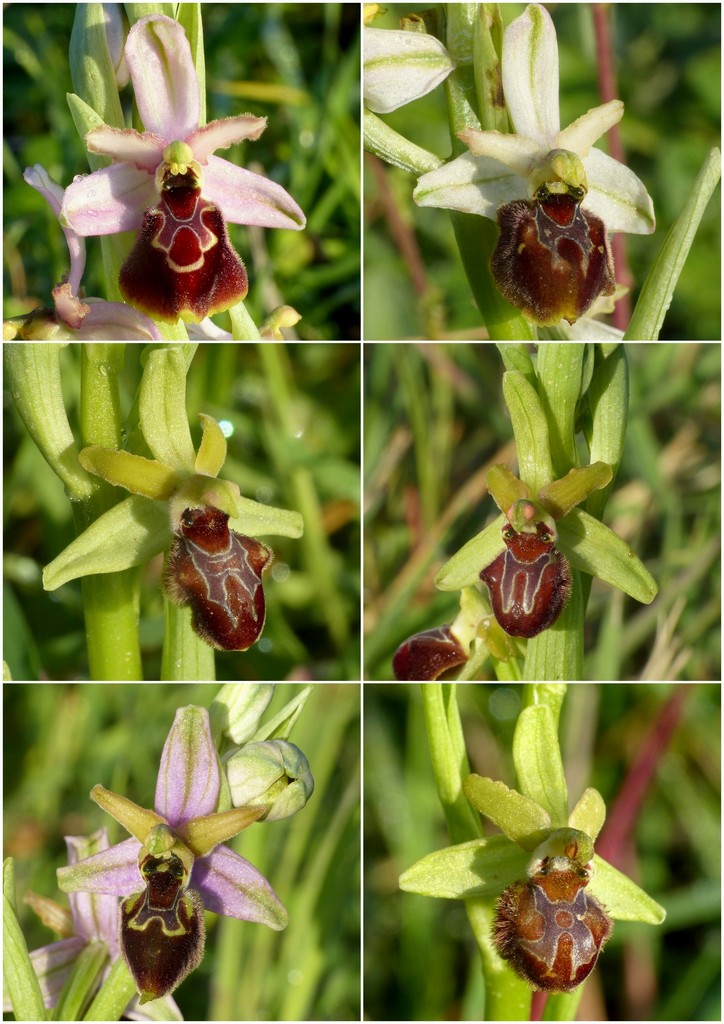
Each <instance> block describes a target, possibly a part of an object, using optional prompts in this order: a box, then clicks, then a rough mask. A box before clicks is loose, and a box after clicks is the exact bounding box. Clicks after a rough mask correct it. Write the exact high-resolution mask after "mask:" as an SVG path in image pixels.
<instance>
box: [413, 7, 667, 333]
mask: <svg viewBox="0 0 724 1024" xmlns="http://www.w3.org/2000/svg"><path fill="white" fill-rule="evenodd" d="M502 84H503V92H504V96H505V102H506V105H507V108H508V113H509V115H510V118H511V121H512V123H513V126H514V128H515V133H514V134H504V133H501V132H499V131H477V130H475V129H472V128H467V129H466V130H464V131H461V132H459V133H458V137H459V138H460V139H461V140H462V141H463V142H464V143H465V145H466V146H468V149H469V152H468V153H464V154H463V155H462V156H459V157H457V158H456V159H454V160H452V161H450V162H449V163H447V164H445V165H443V166H442V167H440V168H439V169H436V170H432V171H430V172H429V173H427V174H423V175H422V176H421V177H420V178H419V180H418V183H417V187H416V188H415V191H414V193H413V197H414V199H415V201H416V202H417V203H418V205H420V206H436V207H444V208H447V209H452V210H459V211H461V212H463V213H474V214H478V215H480V216H482V217H489V218H491V219H493V220H495V219H497V222H498V226H499V228H500V237H499V239H498V243H497V246H496V249H495V251H494V252H493V256H492V258H491V271H492V274H493V278H494V280H495V283H496V285H497V286H498V289H499V290H500V291H501V293H502V294H503V295H504V297H505V298H506V299H507V300H508V301H509V302H510V303H512V304H513V305H514V306H517V307H519V308H520V309H522V311H523V314H524V315H525V316H526V317H527V318H528V319H529V320H532V321H533V322H535V323H538V324H542V325H547V324H548V325H550V324H554V323H557V322H558V321H559V320H560V319H561V318H565V319H566V320H568V321H569V323H573V322H574V321H575V320H577V319H578V318H579V317H581V316H583V314H584V313H585V312H586V311H587V310H588V309H589V308H590V307H591V305H592V303H593V302H594V300H595V299H596V298H597V297H598V296H599V295H611V294H613V292H614V289H615V282H614V277H613V260H612V257H611V253H610V249H609V244H608V239H607V234H606V233H607V231H608V232H613V231H626V232H632V233H635V234H649V233H650V232H652V231H653V230H654V228H655V218H654V210H653V204H652V201H651V197H650V196H649V194H648V192H647V191H646V188H645V186H644V185H643V183H642V182H641V181H640V180H639V178H638V177H637V176H636V175H635V174H634V173H633V171H631V170H629V168H627V167H625V166H624V165H623V164H621V163H620V162H619V161H617V160H614V159H613V158H612V157H610V156H608V155H606V154H605V153H603V152H602V151H601V150H599V149H596V148H595V147H594V145H593V144H594V142H595V141H596V140H597V139H598V138H600V137H601V136H602V135H603V134H604V133H605V132H606V131H608V129H609V128H611V127H612V126H613V125H615V124H617V123H618V121H620V119H621V117H622V116H623V103H621V101H620V100H611V101H610V102H608V103H605V104H603V105H602V106H599V107H595V108H594V109H592V110H589V111H588V112H587V113H586V114H584V115H583V116H581V117H579V118H578V119H577V120H576V121H574V122H573V123H572V124H570V125H568V127H566V128H564V129H563V130H561V128H560V115H559V108H558V45H557V41H556V33H555V28H554V26H553V22H552V20H551V17H550V15H549V14H548V12H547V11H546V10H545V8H544V7H542V6H540V5H539V4H530V5H529V6H528V7H527V8H526V9H525V11H524V12H523V14H522V15H521V16H520V17H519V18H516V19H515V21H513V22H512V23H511V24H510V25H509V26H508V28H507V29H506V31H505V35H504V41H503V55H502Z"/></svg>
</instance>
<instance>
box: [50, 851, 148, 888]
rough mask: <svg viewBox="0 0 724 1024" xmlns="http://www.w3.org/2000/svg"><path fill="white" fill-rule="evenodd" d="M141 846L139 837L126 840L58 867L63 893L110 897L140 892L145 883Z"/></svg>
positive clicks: (59, 881)
mask: <svg viewBox="0 0 724 1024" xmlns="http://www.w3.org/2000/svg"><path fill="white" fill-rule="evenodd" d="M140 849H141V844H140V843H139V841H138V840H137V839H126V840H125V841H124V842H122V843H116V845H115V846H112V847H111V848H110V850H103V852H102V853H95V854H93V856H92V857H86V858H85V860H81V861H78V863H77V864H69V865H68V867H64V868H58V870H57V875H58V885H59V886H60V888H61V889H62V891H63V892H105V893H108V894H109V895H111V896H130V895H131V893H134V892H141V890H142V889H143V885H144V883H143V879H142V877H141V872H140V871H139V870H138V851H139V850H140Z"/></svg>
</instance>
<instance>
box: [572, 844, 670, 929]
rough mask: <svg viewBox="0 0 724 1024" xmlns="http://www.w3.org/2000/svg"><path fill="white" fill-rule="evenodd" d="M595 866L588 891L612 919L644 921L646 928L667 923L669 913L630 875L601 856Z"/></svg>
mask: <svg viewBox="0 0 724 1024" xmlns="http://www.w3.org/2000/svg"><path fill="white" fill-rule="evenodd" d="M593 866H594V869H595V874H594V876H593V878H592V879H591V881H590V883H589V885H588V891H589V892H590V893H591V894H592V895H593V896H595V897H596V899H599V900H600V901H601V903H602V904H603V907H604V909H605V910H606V912H607V914H608V915H609V917H613V918H614V919H615V920H617V921H643V922H644V924H661V923H662V921H664V919H665V918H666V910H665V909H664V908H663V907H662V906H661V904H660V903H657V902H656V900H655V899H653V898H652V897H651V896H649V895H648V893H645V892H644V890H643V889H641V888H640V887H639V886H638V885H636V883H635V882H633V881H631V879H630V878H629V877H628V876H627V875H623V874H622V873H621V872H620V871H618V870H617V869H616V868H615V867H613V865H611V864H609V863H608V861H606V860H604V859H603V858H602V857H599V856H598V854H595V855H594V857H593Z"/></svg>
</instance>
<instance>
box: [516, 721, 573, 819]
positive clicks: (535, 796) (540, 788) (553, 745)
mask: <svg viewBox="0 0 724 1024" xmlns="http://www.w3.org/2000/svg"><path fill="white" fill-rule="evenodd" d="M513 762H514V764H515V771H516V775H517V777H518V787H519V789H520V791H521V793H523V794H525V796H527V797H530V799H531V800H535V802H536V803H538V804H540V806H541V807H543V808H544V809H545V810H546V811H547V812H548V814H549V815H550V818H551V824H552V826H553V828H563V827H564V826H566V825H567V824H568V790H567V788H566V779H565V776H564V774H563V763H562V761H561V752H560V748H559V746H558V735H557V732H556V726H555V721H554V718H553V712H552V711H551V709H550V708H549V707H547V706H546V705H545V704H538V705H535V706H533V707H528V708H524V709H523V710H522V711H521V713H520V715H519V716H518V722H517V725H516V727H515V735H514V736H513Z"/></svg>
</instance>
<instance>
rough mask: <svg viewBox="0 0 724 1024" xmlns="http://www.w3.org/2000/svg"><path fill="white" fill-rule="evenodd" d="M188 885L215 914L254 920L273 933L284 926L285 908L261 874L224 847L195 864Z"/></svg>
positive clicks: (213, 851)
mask: <svg viewBox="0 0 724 1024" xmlns="http://www.w3.org/2000/svg"><path fill="white" fill-rule="evenodd" d="M191 886H192V887H193V888H194V889H198V890H199V892H200V893H201V895H202V897H203V900H204V906H205V907H206V908H207V909H208V910H211V911H213V912H214V913H215V914H225V915H226V916H227V917H238V918H239V919H240V920H242V921H256V922H257V924H266V925H268V926H269V927H270V928H274V930H275V931H281V929H282V928H286V926H287V920H288V917H287V911H286V908H285V907H284V904H283V903H282V902H281V901H280V899H279V897H278V896H277V894H276V893H275V892H274V890H273V889H272V887H271V885H270V884H269V882H267V880H266V878H264V876H263V875H262V873H261V871H258V870H257V869H256V868H255V867H254V865H253V864H250V863H249V861H248V860H244V858H243V857H240V856H239V855H238V854H237V853H234V851H233V850H230V849H229V847H228V846H217V847H216V849H215V850H212V851H211V853H209V854H207V855H206V856H205V857H202V858H201V859H200V860H197V861H196V863H195V864H194V869H193V872H192V875H191Z"/></svg>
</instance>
